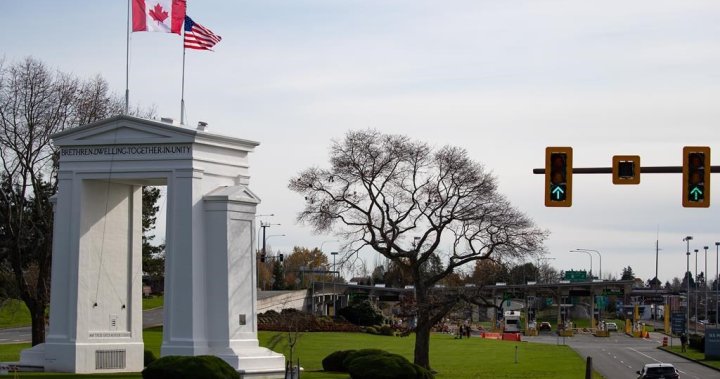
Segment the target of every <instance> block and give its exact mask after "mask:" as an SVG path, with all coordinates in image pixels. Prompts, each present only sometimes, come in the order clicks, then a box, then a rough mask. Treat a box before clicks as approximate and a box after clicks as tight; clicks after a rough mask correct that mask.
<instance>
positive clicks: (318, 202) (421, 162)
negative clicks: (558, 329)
mask: <svg viewBox="0 0 720 379" xmlns="http://www.w3.org/2000/svg"><path fill="white" fill-rule="evenodd" d="M289 187H290V189H292V190H293V191H296V192H298V193H300V194H302V195H304V196H305V208H304V210H303V211H302V212H300V214H299V215H298V220H299V221H301V222H305V223H307V224H309V225H311V226H312V227H313V228H314V229H315V230H316V231H318V232H334V233H336V234H338V235H339V236H340V237H342V238H344V239H345V240H346V241H348V242H347V245H346V246H345V250H346V255H345V256H344V257H343V259H344V260H348V259H350V258H351V257H353V256H354V255H357V253H358V252H360V250H361V249H363V248H368V247H369V248H371V249H373V250H375V251H376V252H378V253H380V254H381V255H383V256H384V257H385V258H387V259H389V260H390V261H392V262H395V263H396V264H398V265H401V266H403V267H404V268H405V269H406V270H407V271H408V272H409V273H410V275H411V277H412V280H413V284H414V286H415V301H416V304H418V306H417V324H416V329H415V331H416V340H415V357H414V361H415V363H416V364H418V365H420V366H423V367H426V368H430V359H429V348H430V347H429V343H430V330H431V328H432V326H433V325H434V324H436V323H437V322H439V321H440V320H441V319H442V318H443V317H444V316H445V314H446V313H447V312H448V311H450V310H451V309H452V306H453V301H454V302H457V301H458V300H457V299H458V297H457V296H456V298H455V299H454V300H453V299H452V298H451V299H450V300H452V301H450V302H448V301H445V300H446V299H447V298H444V299H439V297H438V296H436V294H437V293H438V292H439V291H436V290H434V286H435V284H437V283H438V282H440V281H441V280H442V279H443V278H445V277H447V276H448V275H450V274H451V273H453V272H455V270H458V269H459V268H461V267H462V266H464V265H466V264H468V263H472V262H475V261H478V260H484V259H491V258H493V259H494V258H497V257H503V259H504V260H517V259H519V258H521V257H523V256H526V255H530V254H532V253H534V252H540V250H541V249H542V241H543V240H544V238H545V236H546V232H544V231H542V230H539V229H538V228H536V227H535V225H534V224H533V222H532V221H531V220H530V219H529V218H528V217H526V216H525V215H524V214H523V213H521V212H519V211H518V210H516V209H515V208H513V207H512V206H511V205H510V203H509V202H508V201H507V200H506V199H505V198H504V197H503V196H502V195H501V194H500V193H499V192H498V191H497V187H496V181H495V178H494V177H493V176H492V175H491V174H489V173H488V172H486V171H485V169H484V168H483V166H482V165H481V164H479V163H476V162H473V161H472V160H471V159H469V158H468V156H467V153H466V151H465V150H463V149H460V148H456V147H443V148H440V149H437V150H433V149H432V148H430V147H429V146H428V145H427V144H425V143H421V142H417V141H412V140H410V139H409V138H408V137H405V136H399V135H385V134H381V133H379V132H377V131H372V130H367V131H352V132H349V133H348V134H347V135H346V136H345V139H344V140H342V141H335V142H334V143H333V144H332V147H331V150H330V168H327V169H322V168H317V167H315V168H310V169H307V170H305V171H303V172H301V173H300V174H299V176H297V177H296V178H293V179H291V181H290V184H289ZM441 242H443V246H448V245H449V246H451V248H450V249H449V251H447V252H442V251H441V250H440V248H439V247H440V244H441ZM437 256H439V257H441V258H442V263H443V265H442V267H441V269H440V270H436V269H431V268H430V266H432V258H433V257H437Z"/></svg>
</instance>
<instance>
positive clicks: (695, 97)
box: [0, 0, 720, 282]
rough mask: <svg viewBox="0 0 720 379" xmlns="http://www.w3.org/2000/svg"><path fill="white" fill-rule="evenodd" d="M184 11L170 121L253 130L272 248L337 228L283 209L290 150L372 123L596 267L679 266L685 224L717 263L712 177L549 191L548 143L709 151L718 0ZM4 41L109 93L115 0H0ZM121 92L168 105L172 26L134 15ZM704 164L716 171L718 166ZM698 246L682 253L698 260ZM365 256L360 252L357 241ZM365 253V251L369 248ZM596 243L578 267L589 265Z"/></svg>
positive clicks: (718, 49) (343, 0)
mask: <svg viewBox="0 0 720 379" xmlns="http://www.w3.org/2000/svg"><path fill="white" fill-rule="evenodd" d="M187 14H188V15H189V16H190V17H192V18H193V20H194V21H195V22H197V23H199V24H202V25H203V26H205V27H207V28H209V29H211V30H212V31H213V32H215V33H216V34H218V35H220V36H222V41H221V42H220V43H219V44H218V45H217V46H216V48H215V51H214V52H205V51H188V52H187V56H186V69H185V88H186V90H185V102H186V124H187V125H190V126H191V127H194V125H196V124H197V122H198V121H205V122H207V123H208V124H209V127H210V132H212V133H218V134H225V135H229V136H233V137H237V138H243V139H249V140H254V141H258V142H260V145H259V146H258V147H257V149H256V151H255V152H254V153H252V154H251V157H250V175H251V179H250V187H251V189H252V190H253V191H254V192H255V193H257V194H258V195H259V196H260V197H261V198H262V204H261V205H260V206H259V208H258V214H270V213H272V214H274V215H275V216H273V217H268V218H265V219H264V220H265V221H267V222H271V223H279V224H281V225H276V226H272V227H270V228H269V229H268V235H273V234H284V235H285V236H275V237H271V238H270V239H268V244H269V245H271V246H272V248H273V250H281V251H288V250H290V249H292V247H293V246H306V247H320V246H322V247H323V248H324V250H325V251H333V250H337V249H338V248H339V243H338V242H335V241H334V240H336V238H335V237H334V236H332V235H317V234H314V233H313V231H312V229H311V228H310V227H308V226H304V225H300V224H298V223H297V222H296V221H295V220H296V216H297V213H298V212H299V211H300V210H301V209H302V206H303V198H302V197H301V196H300V195H298V194H296V193H293V192H291V191H290V190H288V189H287V184H288V181H289V179H290V178H291V177H293V176H295V175H297V174H298V173H299V172H300V171H301V170H303V169H305V168H309V167H312V166H319V167H326V166H327V165H328V153H329V146H330V144H331V142H332V140H339V139H342V138H343V136H344V134H345V133H346V132H347V131H349V130H357V129H367V128H373V129H377V130H380V131H382V132H386V133H394V134H403V135H408V136H411V137H413V138H416V139H418V140H421V141H425V142H428V143H430V144H431V145H432V146H434V147H442V146H444V145H453V146H459V147H462V148H464V149H466V150H467V151H468V153H469V155H470V156H471V157H472V158H473V159H474V160H476V161H479V162H482V163H483V164H484V165H485V167H486V168H487V169H488V170H491V171H492V172H493V174H494V175H495V176H496V177H497V179H498V182H499V190H500V191H501V192H502V193H503V194H505V195H506V196H507V198H508V199H509V200H510V201H511V202H512V203H513V204H514V205H515V206H516V207H517V208H518V209H520V210H522V211H523V212H525V213H526V214H527V215H528V216H529V217H530V218H532V219H533V220H534V221H535V222H536V224H537V225H538V226H539V227H541V228H544V229H547V230H548V231H549V232H550V233H551V234H550V236H549V238H548V239H547V241H546V244H545V246H546V251H547V254H548V255H547V256H548V257H552V258H554V260H551V261H549V262H550V263H551V264H552V265H553V266H554V267H556V268H558V269H560V270H570V269H589V268H590V259H589V257H588V256H587V255H585V254H578V253H570V252H569V251H570V250H573V249H577V248H584V249H593V250H598V251H599V252H600V255H601V256H602V275H603V276H604V277H606V276H608V275H615V276H618V277H619V276H620V274H621V271H622V268H623V267H627V266H631V267H632V269H633V271H634V272H635V274H636V275H637V276H638V277H640V278H642V279H644V280H647V279H650V278H652V277H653V276H654V275H655V251H656V250H655V248H656V241H658V242H659V248H660V250H659V278H660V279H661V280H662V281H663V282H665V281H667V280H671V279H672V278H673V277H682V275H683V272H684V271H685V267H686V264H687V262H686V254H685V252H686V249H687V246H686V244H685V242H683V238H684V237H685V236H688V235H690V236H693V237H694V239H693V240H692V241H691V243H690V250H691V251H692V250H694V249H698V250H699V251H700V254H699V256H698V259H699V260H698V262H699V266H698V269H699V270H698V272H700V271H704V259H705V254H704V251H705V250H704V249H703V246H709V250H708V256H707V264H708V269H709V272H710V275H711V276H712V275H714V273H715V264H716V260H715V259H716V254H717V253H716V247H715V241H720V227H719V226H718V222H717V221H716V218H715V217H717V216H719V215H720V214H719V213H718V212H717V209H718V207H720V184H718V185H713V186H711V188H710V189H711V203H712V205H711V207H710V208H707V209H698V208H683V207H682V202H681V201H682V199H681V196H682V195H681V191H682V186H681V175H679V174H643V175H642V176H641V183H640V184H639V185H626V186H617V185H613V184H612V178H611V176H610V175H576V176H574V186H573V188H574V189H573V205H572V207H571V208H546V207H545V206H544V202H543V199H544V187H543V180H544V177H543V176H542V175H533V173H532V170H533V168H542V167H544V159H545V155H544V154H545V148H546V147H547V146H572V147H573V150H574V166H575V167H610V166H611V162H612V156H613V155H639V156H640V157H641V163H642V165H643V166H680V165H681V164H682V148H683V146H710V147H711V149H713V150H712V154H711V155H712V162H713V163H714V164H716V165H718V164H720V145H719V144H718V142H720V129H718V126H719V123H718V121H719V120H720V106H718V105H719V104H718V102H719V100H718V99H720V23H718V19H719V18H720V2H718V1H715V0H708V1H701V0H697V1H695V0H684V1H677V0H635V1H626V0H625V1H615V0H605V1H595V2H587V1H573V0H502V1H500V0H495V1H489V0H487V1H484V0H443V1H439V0H438V1H425V0H284V1H280V0H243V1H220V0H217V1H214V0H203V1H199V0H188V4H187ZM0 25H2V27H3V29H4V30H5V33H0V56H3V57H4V58H5V60H6V62H15V61H18V60H20V59H22V58H24V57H26V56H33V57H35V58H37V59H40V60H42V61H43V62H45V63H46V64H47V65H49V66H50V67H53V68H56V69H58V70H61V71H64V72H71V73H73V74H75V75H77V76H79V77H83V78H90V77H92V76H95V75H101V76H103V77H104V78H105V79H107V80H108V82H109V83H110V85H111V87H112V88H113V89H114V90H115V91H116V92H117V93H118V94H122V93H123V92H124V90H125V79H126V36H127V33H126V26H127V2H125V1H122V0H112V1H111V0H104V1H97V0H74V1H73V0H67V1H62V2H60V1H53V0H42V1H41V0H25V1H9V0H0ZM129 72H130V75H129V83H130V84H129V89H130V102H131V103H132V104H133V105H141V106H155V107H156V109H157V114H158V116H163V117H173V118H175V119H179V118H180V105H179V104H180V92H181V76H182V41H181V38H180V37H179V36H177V35H171V34H162V33H132V35H131V38H130V70H129ZM716 180H717V179H716ZM694 258H695V256H694V255H692V256H691V260H690V269H691V271H693V272H694V267H695V259H694ZM369 259H370V260H371V261H372V260H373V258H369ZM373 263H374V261H372V262H370V264H373ZM598 266H599V259H598V256H597V255H595V256H594V258H593V271H594V272H596V273H598V271H599V267H598Z"/></svg>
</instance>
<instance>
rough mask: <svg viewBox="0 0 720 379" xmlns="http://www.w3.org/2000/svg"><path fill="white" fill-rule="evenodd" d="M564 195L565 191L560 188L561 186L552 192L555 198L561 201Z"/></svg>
mask: <svg viewBox="0 0 720 379" xmlns="http://www.w3.org/2000/svg"><path fill="white" fill-rule="evenodd" d="M564 193H565V191H563V189H562V188H560V186H557V187H555V189H554V190H552V194H553V195H555V197H556V198H557V199H558V200H560V196H562V194H564Z"/></svg>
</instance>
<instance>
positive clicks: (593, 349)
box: [524, 333, 720, 379]
mask: <svg viewBox="0 0 720 379" xmlns="http://www.w3.org/2000/svg"><path fill="white" fill-rule="evenodd" d="M662 337H664V335H663V334H660V333H651V334H650V338H649V339H640V338H631V337H628V336H627V335H625V334H622V333H612V334H611V337H608V338H603V337H594V336H592V335H576V336H575V337H568V338H565V339H564V343H565V344H566V345H568V346H570V347H571V348H572V349H573V350H575V351H577V352H578V353H579V354H580V355H581V356H582V357H583V358H587V357H588V356H590V357H592V360H593V368H594V369H595V370H596V371H597V372H599V373H600V374H602V375H603V376H604V377H606V378H608V379H636V378H637V377H638V375H637V373H636V371H638V370H640V369H642V367H643V366H644V365H645V364H646V363H659V362H662V363H672V364H673V365H674V366H675V367H676V368H677V369H678V370H679V371H680V377H681V378H683V379H685V378H692V379H704V378H718V377H720V373H718V372H717V371H715V370H713V369H710V368H707V367H705V366H702V365H700V364H697V363H695V362H692V361H688V360H686V359H683V358H680V357H678V356H676V355H673V354H670V353H667V352H665V351H662V350H660V349H658V348H657V347H658V346H660V345H661V344H662ZM524 338H525V340H526V341H529V342H534V343H548V344H562V343H563V339H562V338H558V337H557V336H556V335H552V334H543V335H541V336H538V337H524ZM668 344H670V342H668ZM672 344H674V345H679V344H680V340H679V339H677V338H676V339H675V340H674V341H672Z"/></svg>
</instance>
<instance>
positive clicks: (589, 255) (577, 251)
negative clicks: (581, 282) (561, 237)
mask: <svg viewBox="0 0 720 379" xmlns="http://www.w3.org/2000/svg"><path fill="white" fill-rule="evenodd" d="M570 252H571V253H585V254H587V255H588V257H590V281H592V254H590V252H589V251H585V250H577V249H576V250H570Z"/></svg>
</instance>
